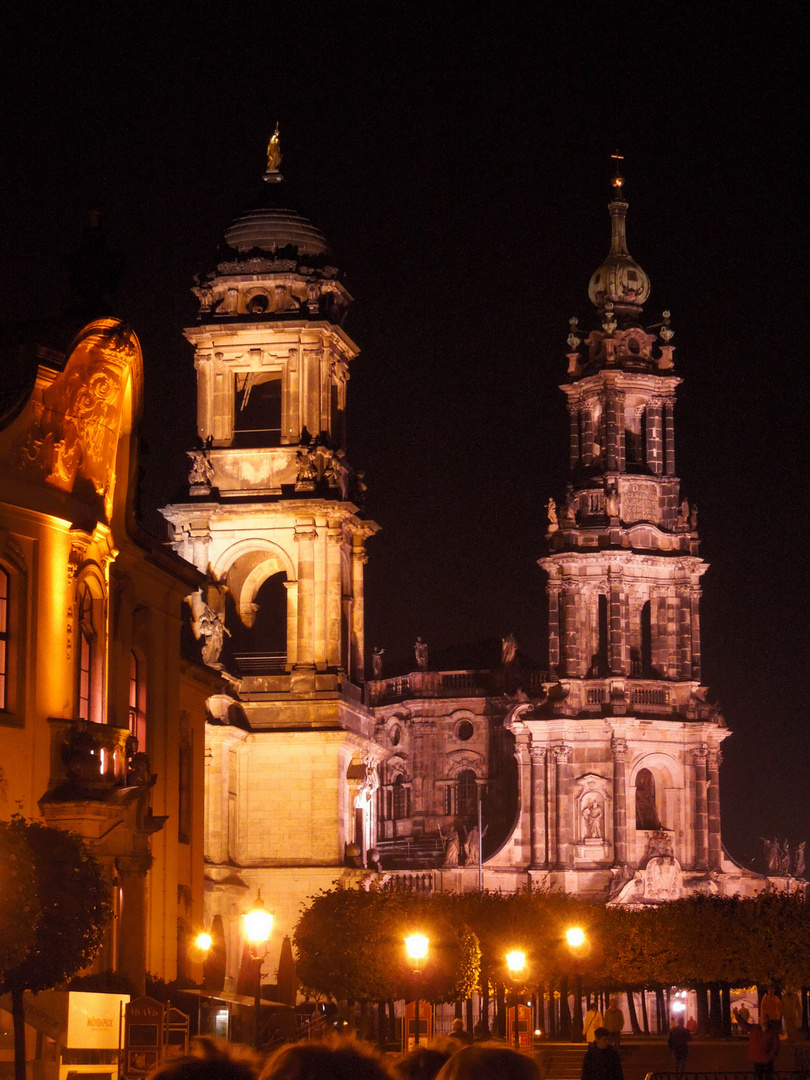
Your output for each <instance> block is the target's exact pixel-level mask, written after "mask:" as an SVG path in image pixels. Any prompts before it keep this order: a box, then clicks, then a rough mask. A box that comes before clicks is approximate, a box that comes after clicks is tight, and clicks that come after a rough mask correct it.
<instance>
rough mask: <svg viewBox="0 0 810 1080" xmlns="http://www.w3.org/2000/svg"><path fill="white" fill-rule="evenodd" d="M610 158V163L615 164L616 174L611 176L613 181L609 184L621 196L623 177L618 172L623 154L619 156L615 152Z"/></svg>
mask: <svg viewBox="0 0 810 1080" xmlns="http://www.w3.org/2000/svg"><path fill="white" fill-rule="evenodd" d="M610 157H611V160H612V161H615V162H616V172H615V173H614V174H613V179H612V180H611V181H610V182H611V184H612V185H613V186H614V187H615V188H616V191H617V192H618V193H619V194H621V190H622V187H623V185H624V177H623V176H622V175H621V173H620V172H619V162H620V161H624V154H620V153H619V151H618V150H617V151H616V152H615V153H614V154H611V155H610Z"/></svg>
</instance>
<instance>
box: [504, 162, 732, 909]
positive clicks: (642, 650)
mask: <svg viewBox="0 0 810 1080" xmlns="http://www.w3.org/2000/svg"><path fill="white" fill-rule="evenodd" d="M613 184H614V193H613V197H612V199H611V201H610V204H609V210H610V220H611V244H610V251H609V254H608V256H607V258H606V259H605V261H604V262H603V263H602V265H601V266H600V267H599V269H598V270H597V271H596V272H595V273H594V274H593V276H592V278H591V280H590V285H589V289H588V295H589V297H590V300H591V302H592V303H593V305H594V307H595V309H596V316H597V317H596V320H595V323H596V325H594V326H593V328H592V329H590V330H587V331H583V330H581V329H580V327H579V323H578V320H577V319H572V320H571V323H570V333H569V336H568V354H567V359H568V373H567V379H566V381H565V383H564V385H563V386H562V387H561V389H562V391H563V393H564V394H565V397H566V402H567V406H568V414H569V420H570V429H569V430H570V437H569V465H570V471H569V481H568V484H567V489H566V492H565V496H564V498H563V499H561V500H560V501H559V503H558V502H556V501H555V500H552V499H550V500H549V501H548V518H549V523H548V530H547V534H546V539H547V542H548V554H547V555H546V557H545V558H543V559H541V560H540V565H541V566H542V567H543V569H544V570H545V571H546V573H547V575H548V583H547V594H548V617H549V656H548V665H549V682H548V684H547V696H546V698H545V700H544V701H543V702H540V703H537V704H535V705H529V704H526V705H521V706H518V707H517V708H516V709H515V710H514V712H513V714H512V716H511V717H510V718H509V719H508V721H507V726H508V727H510V728H511V729H512V730H513V732H514V733H515V736H516V741H517V752H518V758H519V761H521V762H522V763H523V766H522V767H523V768H524V769H525V773H526V784H525V788H524V791H525V792H526V795H527V796H528V797H524V799H523V802H522V805H523V807H524V809H525V814H526V816H525V819H524V820H525V826H524V827H523V828H522V831H521V835H520V839H521V841H522V843H523V844H524V845H525V848H524V850H526V852H527V854H529V851H530V858H531V861H530V865H529V869H530V870H531V871H532V872H533V873H534V872H535V871H536V872H537V874H538V878H540V877H542V876H545V875H551V877H552V878H553V879H554V880H555V881H556V882H557V884H558V885H559V886H561V887H563V888H565V889H566V891H575V892H580V893H583V894H586V895H591V896H594V897H597V896H600V895H601V896H604V895H605V894H607V896H608V898H609V899H610V900H612V901H614V902H617V903H637V902H649V903H657V902H660V901H661V900H664V899H674V898H676V897H677V896H680V895H685V894H687V893H689V892H690V891H695V890H696V889H697V890H700V889H709V890H710V891H717V888H718V887H719V886H718V885H717V884H716V880H715V879H716V878H717V876H718V875H720V874H721V873H722V872H725V871H727V870H729V869H730V866H729V864H728V860H727V858H726V857H725V856H724V853H723V850H722V842H721V835H720V792H719V770H720V761H721V756H720V744H721V742H722V740H723V739H724V738H725V737H726V736H727V735H728V731H727V729H726V726H725V722H724V721H723V718H722V716H721V715H720V713H719V712H718V710H717V708H716V706H714V705H713V704H711V703H710V702H709V701H708V700H707V691H706V688H705V687H704V686H703V685H702V683H701V668H700V612H699V601H700V593H701V586H700V581H701V577H702V575H703V573H704V572H705V570H706V564H705V563H704V562H703V560H702V559H701V558H700V555H699V553H698V549H699V540H698V532H697V511H696V508H695V507H694V506H693V505H690V503H689V502H688V501H687V499H686V498H684V496H683V494H682V492H681V486H680V481H679V479H678V476H677V474H676V471H675V468H676V466H675V395H676V391H677V388H678V386H679V384H680V379H679V378H678V377H677V375H676V374H675V365H674V359H673V356H674V347H673V345H672V337H673V331H672V329H671V326H670V315H669V312H664V314H663V317H662V318H661V319H660V320H659V321H658V322H657V324H656V325H654V326H645V325H644V322H645V320H644V318H643V314H644V312H643V305H644V303H645V301H646V300H647V298H648V297H649V294H650V281H649V278H648V276H647V274H646V273H645V272H644V270H642V268H641V267H640V266H639V265H638V263H637V262H635V260H634V259H633V258H632V257H631V256H630V254H629V251H628V248H627V242H626V235H625V221H626V215H627V209H628V204H627V201H626V199H625V198H624V194H623V184H624V181H623V179H622V178H621V177H620V176H616V177H615V178H614V181H613ZM529 807H531V810H530V812H529ZM540 872H542V874H541V873H540ZM606 872H608V873H609V875H610V876H609V877H608V876H606Z"/></svg>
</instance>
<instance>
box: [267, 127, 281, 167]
mask: <svg viewBox="0 0 810 1080" xmlns="http://www.w3.org/2000/svg"><path fill="white" fill-rule="evenodd" d="M280 164H281V149H280V147H279V145H278V121H276V130H275V131H274V132H273V134H272V135H271V136H270V142H269V143H268V144H267V172H269V173H277V172H278V167H279V165H280Z"/></svg>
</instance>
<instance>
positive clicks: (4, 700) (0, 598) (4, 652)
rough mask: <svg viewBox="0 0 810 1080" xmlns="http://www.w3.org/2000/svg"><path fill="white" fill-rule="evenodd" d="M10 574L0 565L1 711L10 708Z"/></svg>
mask: <svg viewBox="0 0 810 1080" xmlns="http://www.w3.org/2000/svg"><path fill="white" fill-rule="evenodd" d="M8 598H9V580H8V574H7V573H6V572H5V570H4V569H3V568H2V566H0V712H4V711H5V710H6V709H7V708H8Z"/></svg>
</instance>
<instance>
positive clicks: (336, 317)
mask: <svg viewBox="0 0 810 1080" xmlns="http://www.w3.org/2000/svg"><path fill="white" fill-rule="evenodd" d="M280 160H281V155H280V152H279V146H278V130H276V133H275V134H274V135H273V137H272V138H271V140H270V144H269V146H268V160H267V169H266V171H265V173H264V176H263V180H262V190H261V192H260V194H259V197H258V198H257V200H256V201H255V202H254V203H253V204H252V205H251V206H249V207H248V209H246V210H245V211H244V212H243V213H241V214H240V215H239V216H238V217H237V218H236V219H235V220H234V221H233V222H232V223H231V224H230V225H229V226H228V228H227V229H226V231H225V234H224V238H223V242H222V245H221V249H220V253H219V257H218V260H217V263H216V266H215V269H214V270H212V271H211V272H210V273H209V274H208V275H207V277H206V278H205V280H204V281H201V282H198V284H197V287H196V288H195V289H194V292H195V294H196V296H197V298H198V300H199V304H200V313H199V322H198V324H197V325H196V326H193V327H191V328H190V329H187V330H186V332H185V334H186V337H187V339H188V340H189V341H190V343H191V344H192V345H193V346H194V365H195V368H196V373H197V425H198V433H199V439H200V444H199V447H198V449H195V450H191V451H189V454H188V456H189V459H190V461H191V471H190V474H189V478H188V479H189V489H188V498H187V499H186V500H185V501H183V502H182V503H178V504H175V505H171V506H167V507H165V508H164V510H163V514H164V516H165V517H166V519H167V520H168V522H169V525H170V535H171V541H172V546H173V547H174V549H175V550H176V551H177V552H178V553H179V554H180V555H182V556H183V557H184V558H185V559H187V560H188V561H189V562H192V563H194V564H195V565H196V566H197V567H198V568H199V569H200V570H201V571H203V572H204V573H206V574H207V575H208V585H207V587H206V588H203V589H200V590H198V591H197V592H196V593H194V594H193V595H191V596H189V597H188V598H187V600H188V603H189V607H190V608H191V613H192V616H193V622H192V628H193V631H194V634H195V636H196V637H197V638H198V639H199V641H200V643H201V645H202V657H203V660H204V661H205V662H206V663H207V664H209V666H211V667H214V668H218V669H220V670H222V672H223V675H224V678H225V685H226V686H227V692H225V693H222V694H220V695H216V696H214V697H213V698H210V699H209V702H208V705H209V712H210V722H209V723H208V724H207V725H206V789H205V800H206V831H205V857H206V922H207V923H208V924H209V925H211V926H213V927H214V928H215V929H216V930H217V933H218V934H219V935H220V939H221V940H220V941H219V945H218V948H219V951H220V954H221V953H222V950H223V949H224V952H225V954H226V956H227V962H226V978H228V979H232V980H233V982H232V983H229V984H226V985H232V986H238V985H239V977H240V960H241V956H242V929H241V917H240V913H241V912H243V911H244V910H245V907H246V905H249V904H250V902H251V901H252V899H253V897H254V896H255V895H256V892H257V891H260V892H261V895H262V897H263V900H264V902H265V903H266V904H267V906H268V908H269V909H270V910H271V911H273V912H274V914H275V919H276V922H275V928H274V936H275V935H276V933H277V934H278V940H279V941H281V939H282V938H283V936H284V934H290V935H291V934H292V931H293V928H294V926H295V922H296V920H297V918H298V915H299V914H300V909H301V905H302V904H303V903H304V902H305V900H306V897H307V896H310V895H312V893H313V892H314V891H317V890H318V889H319V888H326V887H328V886H329V885H330V884H331V883H332V882H333V881H334V879H335V876H336V874H340V873H343V874H344V876H348V877H349V878H351V876H352V874H356V873H360V872H362V869H363V867H364V866H365V865H366V863H367V858H368V851H369V850H370V849H371V848H372V847H373V844H374V839H375V837H376V818H375V806H376V803H375V799H374V793H375V791H376V779H375V778H376V775H377V764H378V761H379V760H380V757H381V756H382V751H380V750H379V748H378V747H377V746H376V744H375V743H374V741H373V734H374V718H373V717H372V716H371V714H370V713H369V712H368V711H367V710H366V709H365V707H364V706H363V704H362V700H361V698H362V694H361V685H360V684H362V682H363V681H364V670H363V663H364V626H363V573H364V568H365V562H366V554H365V542H366V539H367V538H368V537H369V536H372V535H373V534H374V533H375V532H377V529H378V526H377V525H376V524H375V523H374V522H371V521H367V520H365V519H364V517H363V515H362V513H361V511H360V509H359V506H358V503H359V501H360V496H361V494H362V491H363V490H364V485H363V483H362V476H361V474H359V473H356V472H355V471H354V470H353V469H352V467H351V465H350V464H349V462H348V459H347V457H346V452H345V430H344V426H345V425H344V418H345V414H346V385H347V382H348V380H349V367H350V364H351V362H352V360H353V359H354V357H355V356H356V355H357V352H358V349H357V346H356V345H355V344H354V342H353V341H352V340H351V338H350V337H349V336H348V335H347V334H346V332H345V330H344V329H343V321H344V317H345V315H346V312H347V309H348V307H349V304H350V302H351V297H350V296H349V294H348V293H347V291H346V289H345V288H344V286H343V285H342V284H341V282H340V281H339V279H338V270H337V269H336V267H335V260H334V256H333V255H332V253H331V251H330V249H329V246H328V244H327V242H326V240H325V239H324V237H323V235H322V234H321V233H320V231H319V230H318V229H317V228H315V226H314V225H312V224H311V223H310V222H309V221H308V220H307V219H306V218H305V217H303V216H302V215H301V214H300V213H298V212H297V211H295V210H292V209H289V208H288V207H289V203H288V202H287V200H286V198H283V197H282V195H281V192H282V191H283V190H284V187H283V185H282V177H281V173H280V172H279V164H280Z"/></svg>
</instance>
